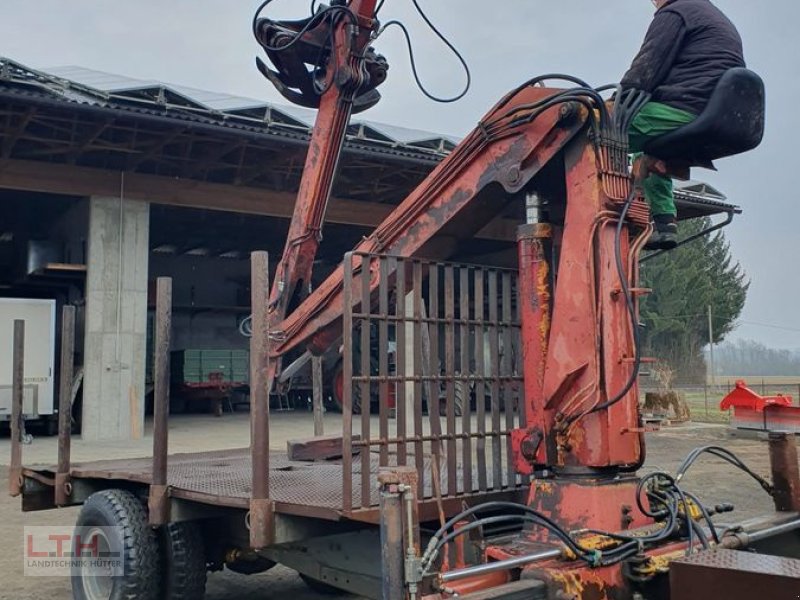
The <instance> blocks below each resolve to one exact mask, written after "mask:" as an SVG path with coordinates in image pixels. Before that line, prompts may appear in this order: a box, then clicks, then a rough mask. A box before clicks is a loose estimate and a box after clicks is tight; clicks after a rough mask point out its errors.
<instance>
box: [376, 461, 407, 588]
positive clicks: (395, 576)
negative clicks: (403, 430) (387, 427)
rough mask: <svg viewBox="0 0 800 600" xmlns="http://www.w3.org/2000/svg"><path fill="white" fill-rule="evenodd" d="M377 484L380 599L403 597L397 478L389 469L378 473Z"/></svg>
mask: <svg viewBox="0 0 800 600" xmlns="http://www.w3.org/2000/svg"><path fill="white" fill-rule="evenodd" d="M378 483H379V484H380V514H381V523H380V527H381V562H382V565H383V573H382V575H383V587H382V590H381V591H382V595H381V598H382V600H400V599H403V598H405V597H406V593H405V577H404V568H403V561H404V558H405V556H404V548H403V500H402V494H401V493H400V481H399V478H398V477H397V474H396V473H394V472H393V471H390V470H389V471H383V472H381V473H380V474H379V475H378Z"/></svg>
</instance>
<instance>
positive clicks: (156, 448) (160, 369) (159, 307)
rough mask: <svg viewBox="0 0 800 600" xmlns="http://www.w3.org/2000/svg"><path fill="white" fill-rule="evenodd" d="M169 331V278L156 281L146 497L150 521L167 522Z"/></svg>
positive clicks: (170, 299) (170, 284)
mask: <svg viewBox="0 0 800 600" xmlns="http://www.w3.org/2000/svg"><path fill="white" fill-rule="evenodd" d="M171 332H172V279H170V278H169V277H159V278H158V280H157V281H156V323H155V343H154V360H155V364H154V369H153V375H154V378H155V391H154V401H153V474H152V480H151V483H150V497H149V500H148V508H149V518H150V524H151V525H153V526H158V525H166V524H167V523H169V520H170V514H169V512H170V506H169V487H168V485H167V468H168V458H167V456H168V453H169V375H170V373H169V350H170V337H171Z"/></svg>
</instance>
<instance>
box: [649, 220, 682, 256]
mask: <svg viewBox="0 0 800 600" xmlns="http://www.w3.org/2000/svg"><path fill="white" fill-rule="evenodd" d="M654 220H655V224H656V229H655V231H654V232H653V235H651V236H650V239H649V240H648V241H647V245H645V247H644V249H645V250H673V249H674V248H677V247H678V223H677V221H676V220H675V217H673V216H671V215H670V216H669V217H663V216H661V215H657V216H656V217H655V219H654Z"/></svg>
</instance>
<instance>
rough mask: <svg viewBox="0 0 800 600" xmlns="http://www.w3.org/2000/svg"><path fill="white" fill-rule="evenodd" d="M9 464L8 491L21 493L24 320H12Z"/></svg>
mask: <svg viewBox="0 0 800 600" xmlns="http://www.w3.org/2000/svg"><path fill="white" fill-rule="evenodd" d="M11 377H12V379H11V465H10V467H9V471H8V492H9V494H11V496H13V497H16V496H19V495H20V493H22V439H21V436H22V392H23V382H24V377H25V321H22V320H19V319H17V320H15V321H14V355H13V358H12V366H11Z"/></svg>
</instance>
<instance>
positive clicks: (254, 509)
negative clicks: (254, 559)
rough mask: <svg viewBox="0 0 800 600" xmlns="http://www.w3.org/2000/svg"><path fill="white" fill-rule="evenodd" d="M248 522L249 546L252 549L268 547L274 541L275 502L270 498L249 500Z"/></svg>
mask: <svg viewBox="0 0 800 600" xmlns="http://www.w3.org/2000/svg"><path fill="white" fill-rule="evenodd" d="M249 524H250V546H251V547H252V548H253V549H254V550H261V549H262V548H268V547H269V546H271V545H272V544H273V543H275V504H274V503H273V502H272V500H269V499H264V498H253V499H251V500H250V512H249Z"/></svg>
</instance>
